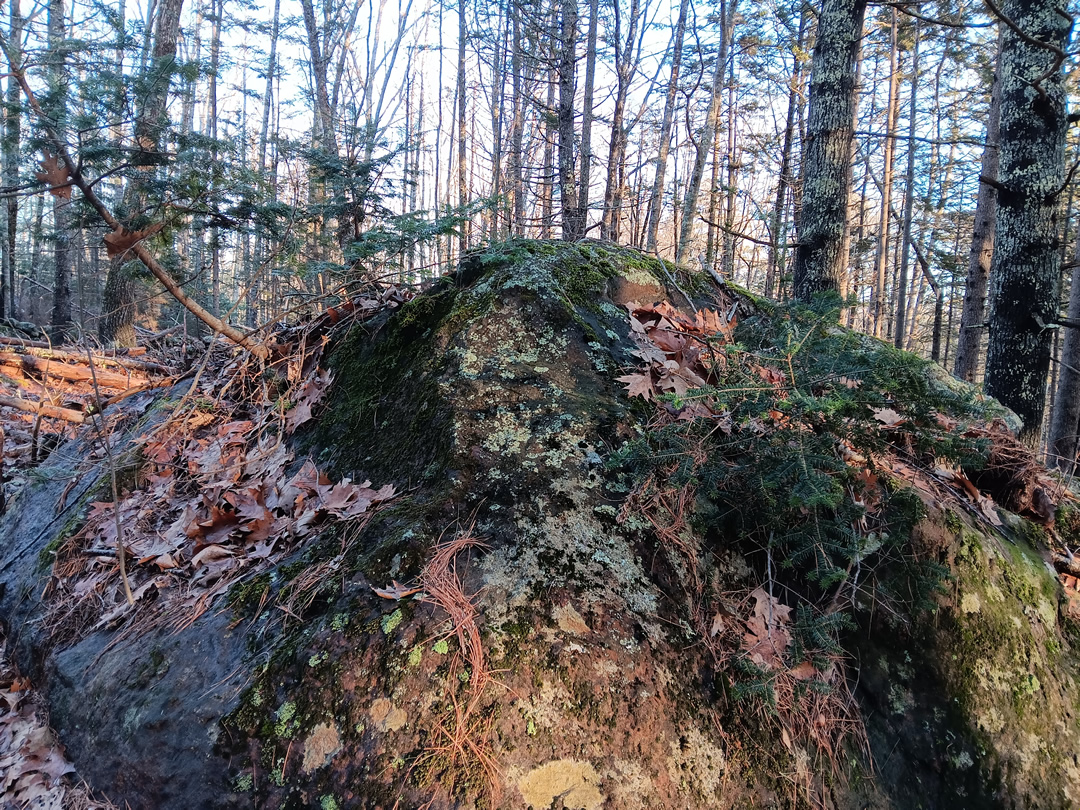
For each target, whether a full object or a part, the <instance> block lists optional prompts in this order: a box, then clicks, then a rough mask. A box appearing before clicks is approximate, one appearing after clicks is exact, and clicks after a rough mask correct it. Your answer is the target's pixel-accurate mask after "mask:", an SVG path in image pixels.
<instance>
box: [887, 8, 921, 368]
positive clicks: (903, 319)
mask: <svg viewBox="0 0 1080 810" xmlns="http://www.w3.org/2000/svg"><path fill="white" fill-rule="evenodd" d="M918 89H919V21H918V20H916V21H915V45H914V47H913V48H912V52H911V106H910V107H909V108H908V143H907V171H906V173H905V183H906V186H907V187H906V188H905V189H904V240H903V242H902V243H901V248H900V268H899V269H900V279H899V281H898V282H897V285H896V331H895V333H894V334H893V345H894V346H896V348H898V349H902V348H904V339H905V337H906V336H907V286H908V264H909V262H910V261H911V225H912V220H913V219H914V213H915V144H916V141H915V120H916V114H917V113H918V103H919V93H918Z"/></svg>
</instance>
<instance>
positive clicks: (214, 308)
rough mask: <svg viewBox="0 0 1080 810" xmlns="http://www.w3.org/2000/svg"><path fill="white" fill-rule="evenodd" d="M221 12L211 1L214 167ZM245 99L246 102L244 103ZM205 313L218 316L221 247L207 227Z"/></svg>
mask: <svg viewBox="0 0 1080 810" xmlns="http://www.w3.org/2000/svg"><path fill="white" fill-rule="evenodd" d="M223 11H224V5H223V0H211V2H210V13H211V15H212V16H213V20H212V22H211V24H210V32H211V33H210V86H209V88H208V94H209V96H210V99H209V114H208V116H207V117H208V119H209V120H208V121H207V123H208V125H209V128H208V131H207V134H208V135H209V136H210V161H211V163H212V164H213V165H217V159H218V151H217V137H218V128H217V119H218V92H217V77H218V70H219V69H220V67H221V16H222V12H223ZM246 100H247V99H246V97H245V102H246ZM216 185H217V183H216V182H215V181H214V179H213V176H211V181H210V194H211V196H216V195H215V192H216V188H215V186H216ZM208 309H209V310H210V311H211V312H212V313H213V314H214V317H215V318H216V317H220V316H221V244H220V234H219V233H218V226H217V225H216V224H215V225H211V226H210V306H209V307H208Z"/></svg>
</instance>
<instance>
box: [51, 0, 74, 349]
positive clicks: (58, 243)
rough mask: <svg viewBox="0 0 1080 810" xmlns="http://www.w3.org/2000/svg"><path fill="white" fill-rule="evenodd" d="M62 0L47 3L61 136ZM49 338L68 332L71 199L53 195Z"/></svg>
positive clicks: (63, 105)
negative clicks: (50, 326) (51, 297)
mask: <svg viewBox="0 0 1080 810" xmlns="http://www.w3.org/2000/svg"><path fill="white" fill-rule="evenodd" d="M64 24H65V13H64V0H49V22H48V26H49V57H48V59H49V64H48V77H49V93H48V104H49V113H50V115H51V116H52V119H53V121H54V122H56V126H57V127H58V128H59V129H60V134H61V137H64V132H65V131H66V121H67V92H68V87H67V75H66V66H65V62H66V61H67V60H66V59H65V55H64V47H65V45H64V37H65V34H64V27H65V25H64ZM52 204H53V308H52V318H51V324H52V339H53V341H55V342H57V343H63V342H64V340H65V338H66V337H67V334H68V331H69V330H70V329H71V199H70V196H69V198H68V199H64V198H63V197H61V196H60V195H57V194H54V195H53V198H52Z"/></svg>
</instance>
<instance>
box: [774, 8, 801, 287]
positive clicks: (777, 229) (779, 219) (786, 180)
mask: <svg viewBox="0 0 1080 810" xmlns="http://www.w3.org/2000/svg"><path fill="white" fill-rule="evenodd" d="M805 35H806V6H805V4H804V5H802V6H801V10H800V12H799V33H798V35H797V36H796V38H795V47H794V48H792V52H793V53H794V60H793V63H792V68H791V83H790V85H789V86H788V103H787V118H786V119H785V122H784V146H783V148H782V149H781V151H780V176H779V177H778V178H777V181H776V197H775V202H774V203H773V210H772V220H771V227H770V231H771V233H770V236H771V240H770V244H769V254H768V258H767V260H766V265H765V297H766V298H772V297H773V295H774V294H775V290H776V283H777V276H778V275H779V274H780V271H781V269H782V268H781V262H782V261H783V255H784V252H785V251H786V245H785V243H786V241H787V240H786V238H785V236H786V228H784V208H785V205H786V204H787V200H786V195H787V191H788V189H789V188H791V187H792V185H793V184H794V180H793V178H792V177H791V162H792V161H791V158H792V151H793V150H792V146H793V145H794V142H795V112H796V109H797V108H798V107H801V106H802V71H803V59H802V52H803V42H804V37H805Z"/></svg>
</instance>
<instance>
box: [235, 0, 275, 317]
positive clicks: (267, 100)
mask: <svg viewBox="0 0 1080 810" xmlns="http://www.w3.org/2000/svg"><path fill="white" fill-rule="evenodd" d="M280 30H281V0H274V16H273V20H272V22H271V24H270V53H269V55H268V57H267V64H266V88H265V89H264V90H263V100H262V101H263V108H262V126H261V128H260V129H259V175H260V176H261V177H262V178H264V180H266V181H267V182H268V184H269V188H270V194H271V196H272V197H276V196H277V177H276V176H275V175H273V174H268V173H267V166H266V147H267V143H268V142H269V139H270V111H271V110H272V109H273V107H274V79H275V77H276V76H277V72H278V53H277V46H278V34H279V33H280ZM255 239H256V241H255V259H254V262H253V264H254V273H253V274H252V277H251V278H250V279H248V287H247V292H246V294H245V296H244V297H245V302H246V303H245V309H246V310H247V325H248V326H249V327H252V328H254V327H255V325H256V324H257V323H258V322H259V298H260V294H261V292H262V266H263V261H264V259H265V257H266V255H267V252H268V237H267V236H266V235H265V234H262V233H256V235H255Z"/></svg>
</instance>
